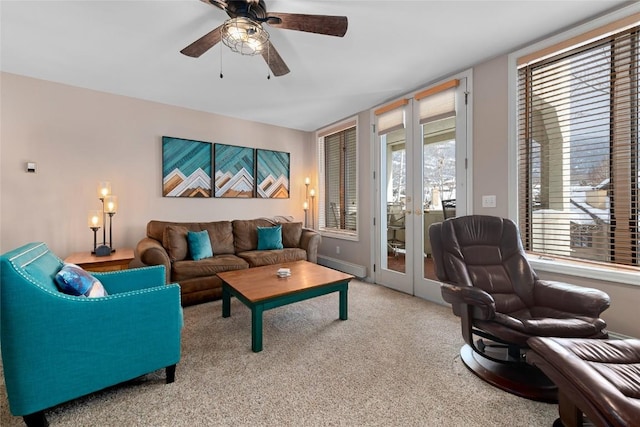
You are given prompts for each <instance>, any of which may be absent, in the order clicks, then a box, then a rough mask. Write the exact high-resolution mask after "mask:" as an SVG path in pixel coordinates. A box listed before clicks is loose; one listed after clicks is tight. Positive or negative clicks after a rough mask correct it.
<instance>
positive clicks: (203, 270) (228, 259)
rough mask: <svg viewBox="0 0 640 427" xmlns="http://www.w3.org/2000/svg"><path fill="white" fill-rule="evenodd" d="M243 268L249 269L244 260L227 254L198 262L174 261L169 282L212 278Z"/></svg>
mask: <svg viewBox="0 0 640 427" xmlns="http://www.w3.org/2000/svg"><path fill="white" fill-rule="evenodd" d="M245 268H249V264H248V263H247V262H246V261H245V260H243V259H242V258H238V257H237V256H235V255H229V254H224V255H214V256H213V257H211V258H205V259H201V260H199V261H193V260H183V261H176V262H174V263H173V264H172V265H171V280H172V281H176V282H179V281H181V280H186V279H193V278H196V277H206V276H213V275H214V274H217V273H220V272H223V271H229V270H242V269H245Z"/></svg>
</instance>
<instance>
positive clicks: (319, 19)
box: [267, 12, 348, 37]
mask: <svg viewBox="0 0 640 427" xmlns="http://www.w3.org/2000/svg"><path fill="white" fill-rule="evenodd" d="M269 18H278V19H268V20H267V23H268V24H269V25H271V26H272V27H276V28H284V29H286V30H296V31H306V32H308V33H316V34H325V35H328V36H336V37H343V36H344V35H345V34H346V32H347V26H348V21H347V17H346V16H330V15H304V14H299V13H278V12H275V13H269ZM278 21H279V22H278Z"/></svg>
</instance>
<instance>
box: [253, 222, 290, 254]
mask: <svg viewBox="0 0 640 427" xmlns="http://www.w3.org/2000/svg"><path fill="white" fill-rule="evenodd" d="M283 247H284V246H282V225H276V226H274V227H258V250H259V251H262V250H268V249H282V248H283Z"/></svg>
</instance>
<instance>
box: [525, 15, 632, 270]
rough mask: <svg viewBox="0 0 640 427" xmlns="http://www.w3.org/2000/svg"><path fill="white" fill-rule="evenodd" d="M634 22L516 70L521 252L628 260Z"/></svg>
mask: <svg viewBox="0 0 640 427" xmlns="http://www.w3.org/2000/svg"><path fill="white" fill-rule="evenodd" d="M639 29H640V26H637V25H636V26H635V27H632V28H629V29H626V30H624V31H620V32H617V33H615V34H612V35H607V36H605V37H602V38H600V39H598V40H596V41H592V42H590V43H588V44H584V45H581V46H579V47H576V48H573V49H567V48H566V47H563V49H562V51H561V52H559V53H557V54H556V55H547V56H546V57H545V58H544V59H541V60H538V61H535V62H531V63H529V64H526V65H524V66H522V67H521V68H520V69H519V71H518V79H519V82H518V144H519V148H518V158H519V160H518V173H519V176H518V179H519V220H520V225H521V233H522V237H523V243H524V245H525V248H526V249H527V250H530V251H533V252H537V253H540V254H542V255H545V256H552V257H569V258H574V259H579V260H587V261H596V262H603V263H609V264H616V265H630V266H638V265H640V264H639V261H638V256H639V254H638V237H639V236H638V227H639V216H640V215H639V206H638V187H639V185H640V183H639V181H640V175H639V164H640V157H639V147H638V128H639V126H640V119H639V118H638V104H640V98H639V93H638V86H639V79H638V74H639V61H640V56H639V55H640V53H639V46H638V38H639Z"/></svg>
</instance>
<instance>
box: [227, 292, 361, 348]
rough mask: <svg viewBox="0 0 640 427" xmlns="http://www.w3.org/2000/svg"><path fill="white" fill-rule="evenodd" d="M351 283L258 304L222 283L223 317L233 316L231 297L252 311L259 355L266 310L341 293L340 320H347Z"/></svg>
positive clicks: (253, 345)
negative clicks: (263, 317) (263, 316)
mask: <svg viewBox="0 0 640 427" xmlns="http://www.w3.org/2000/svg"><path fill="white" fill-rule="evenodd" d="M348 289H349V281H348V280H347V281H344V282H339V283H332V284H330V285H323V286H319V287H316V288H311V289H307V290H303V291H299V292H295V293H292V294H287V295H282V296H276V297H273V298H268V299H265V300H262V301H258V302H251V301H249V300H248V299H247V298H245V297H244V296H243V295H242V294H240V293H239V292H237V291H236V290H235V289H233V288H232V287H231V286H229V285H228V284H227V283H225V282H222V317H229V316H231V296H232V295H233V296H234V297H236V298H238V299H239V300H240V301H242V303H243V304H244V305H246V306H247V307H249V308H250V309H251V349H252V350H253V351H254V352H255V353H258V352H260V351H262V313H263V312H264V311H265V310H270V309H272V308H276V307H280V306H283V305H287V304H292V303H294V302H298V301H304V300H306V299H309V298H314V297H317V296H320V295H326V294H330V293H332V292H340V320H347V291H348Z"/></svg>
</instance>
